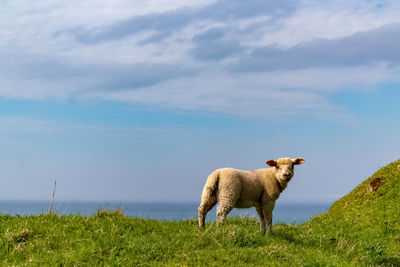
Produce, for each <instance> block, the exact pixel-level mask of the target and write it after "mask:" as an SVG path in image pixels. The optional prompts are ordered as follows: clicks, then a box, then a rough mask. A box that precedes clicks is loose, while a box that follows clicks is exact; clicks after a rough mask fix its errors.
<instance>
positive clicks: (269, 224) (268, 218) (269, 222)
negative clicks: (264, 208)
mask: <svg viewBox="0 0 400 267" xmlns="http://www.w3.org/2000/svg"><path fill="white" fill-rule="evenodd" d="M264 216H265V222H266V224H267V231H268V234H271V233H272V210H271V211H270V212H268V213H267V214H265V215H264Z"/></svg>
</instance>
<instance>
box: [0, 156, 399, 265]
mask: <svg viewBox="0 0 400 267" xmlns="http://www.w3.org/2000/svg"><path fill="white" fill-rule="evenodd" d="M399 164H400V160H399V161H397V162H394V163H391V164H389V165H388V166H386V167H384V168H382V169H381V170H379V171H378V172H377V173H375V174H374V175H373V176H372V177H371V178H369V179H367V180H366V181H364V182H363V183H362V184H360V185H359V186H357V187H356V188H355V189H354V190H353V191H352V192H351V193H349V194H348V195H347V196H345V197H343V198H342V199H340V200H338V201H337V202H335V203H334V204H333V206H332V207H331V209H330V210H329V212H327V213H325V214H321V215H319V216H317V217H314V218H313V219H311V220H310V221H308V222H307V223H305V224H303V225H300V226H292V225H287V224H278V225H274V234H273V235H271V236H262V235H261V234H260V232H259V225H258V222H257V220H256V219H253V218H233V219H229V220H228V221H227V222H226V224H225V225H223V226H221V227H216V225H215V224H214V223H211V224H208V225H207V230H206V231H205V232H201V231H199V230H198V227H197V221H195V220H194V219H193V220H186V221H180V222H162V221H154V220H144V219H138V218H127V217H125V216H124V214H123V213H122V212H120V211H112V212H110V211H99V212H98V213H97V214H96V215H95V216H92V217H86V216H57V215H54V214H52V215H39V216H26V217H17V216H7V215H2V216H0V264H1V265H55V264H65V265H78V266H80V265H82V266H92V265H131V266H132V265H133V266H135V265H141V266H148V265H151V266H160V265H190V266H197V265H215V266H216V265H218V266H220V265H222V266H224V265H225V266H232V265H235V266H241V265H255V266H260V265H268V266H271V265H286V266H294V265H295V266H301V265H302V266H318V265H331V266H343V265H346V266H348V265H350V266H351V265H353V266H359V265H388V266H390V265H400V217H399V216H400V212H399V208H398V207H399V203H400V196H399V192H400V168H399V167H398V165H399ZM377 178H379V179H377ZM377 181H379V182H377ZM371 183H372V185H371Z"/></svg>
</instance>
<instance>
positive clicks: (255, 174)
mask: <svg viewBox="0 0 400 267" xmlns="http://www.w3.org/2000/svg"><path fill="white" fill-rule="evenodd" d="M299 159H301V158H299ZM301 160H302V161H301V162H300V163H295V162H296V161H295V160H292V159H289V158H281V159H279V160H277V161H274V162H275V163H276V164H277V165H278V166H283V167H286V168H288V169H289V171H290V170H291V171H292V173H291V176H293V165H294V164H301V163H302V162H303V161H304V159H301ZM267 163H268V162H267ZM290 168H291V169H290ZM290 178H291V177H290ZM290 178H289V180H290ZM286 186H287V181H284V180H282V179H278V178H277V168H265V169H258V170H254V171H243V170H237V169H232V168H223V169H218V170H215V171H214V172H212V173H211V174H210V175H209V177H208V179H207V182H206V184H205V185H204V188H203V193H202V197H201V204H200V207H199V225H200V227H204V221H205V216H206V214H207V212H208V211H209V210H210V209H212V207H213V206H214V205H215V204H216V203H220V208H219V209H218V212H217V221H218V222H223V220H224V219H225V217H226V215H227V214H228V213H229V212H230V211H231V210H232V208H250V207H255V208H256V210H257V212H258V214H259V216H260V220H261V230H262V231H263V232H265V229H266V224H267V225H268V230H270V229H271V223H272V210H273V208H274V206H275V201H276V200H277V199H278V198H279V195H280V193H281V192H282V191H283V190H284V189H285V188H286Z"/></svg>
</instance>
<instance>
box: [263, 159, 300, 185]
mask: <svg viewBox="0 0 400 267" xmlns="http://www.w3.org/2000/svg"><path fill="white" fill-rule="evenodd" d="M303 162H304V159H303V158H295V159H290V158H280V159H278V160H273V159H270V160H268V161H267V162H266V163H267V164H268V166H271V167H274V168H275V169H276V178H277V179H278V180H279V182H280V183H288V182H289V181H290V179H292V177H293V175H294V165H299V164H302V163H303Z"/></svg>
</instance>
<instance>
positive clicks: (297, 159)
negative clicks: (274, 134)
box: [292, 158, 304, 165]
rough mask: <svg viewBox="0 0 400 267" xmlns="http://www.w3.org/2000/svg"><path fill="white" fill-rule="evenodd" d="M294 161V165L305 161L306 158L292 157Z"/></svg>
mask: <svg viewBox="0 0 400 267" xmlns="http://www.w3.org/2000/svg"><path fill="white" fill-rule="evenodd" d="M292 161H293V164H294V165H299V164H302V163H303V162H304V159H303V158H295V159H292Z"/></svg>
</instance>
